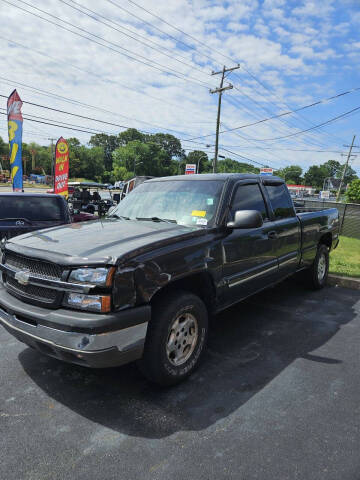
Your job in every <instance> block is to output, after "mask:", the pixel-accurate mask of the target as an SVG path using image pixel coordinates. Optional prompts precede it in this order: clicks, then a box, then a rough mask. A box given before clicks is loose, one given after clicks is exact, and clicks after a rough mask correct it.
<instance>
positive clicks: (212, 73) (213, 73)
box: [211, 63, 240, 75]
mask: <svg viewBox="0 0 360 480" xmlns="http://www.w3.org/2000/svg"><path fill="white" fill-rule="evenodd" d="M238 68H240V63H238V64H237V66H236V67H232V68H225V67H224V68H223V70H220V72H211V75H219V73H223V71H224V70H225V72H224V73H226V72H232V71H233V70H237V69H238Z"/></svg>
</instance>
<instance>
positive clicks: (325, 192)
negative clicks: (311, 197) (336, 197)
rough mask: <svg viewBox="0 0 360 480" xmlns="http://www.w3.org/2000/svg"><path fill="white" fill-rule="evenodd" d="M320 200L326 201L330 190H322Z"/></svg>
mask: <svg viewBox="0 0 360 480" xmlns="http://www.w3.org/2000/svg"><path fill="white" fill-rule="evenodd" d="M320 198H322V199H324V200H326V199H327V200H328V199H329V198H330V190H322V191H321V192H320Z"/></svg>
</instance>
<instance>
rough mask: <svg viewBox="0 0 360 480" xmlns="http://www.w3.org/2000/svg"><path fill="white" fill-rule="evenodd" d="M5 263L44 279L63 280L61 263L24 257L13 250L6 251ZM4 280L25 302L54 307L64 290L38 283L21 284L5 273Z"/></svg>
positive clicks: (7, 286) (59, 301) (14, 293)
mask: <svg viewBox="0 0 360 480" xmlns="http://www.w3.org/2000/svg"><path fill="white" fill-rule="evenodd" d="M3 263H4V264H5V265H7V266H8V267H10V268H11V269H12V270H18V271H19V270H23V271H27V272H29V273H31V274H32V275H34V276H36V277H39V278H42V279H44V280H61V277H62V273H63V269H62V267H60V266H59V265H56V264H55V263H50V262H44V261H43V260H36V259H34V258H28V257H24V256H22V255H19V254H18V253H14V252H12V251H9V250H6V251H5V258H4V259H3ZM3 281H4V285H5V287H6V289H7V290H8V291H9V293H12V294H13V295H15V296H18V297H21V299H22V300H23V301H24V302H28V303H33V302H36V303H37V302H41V303H44V304H47V305H49V306H50V305H51V306H52V307H56V306H57V305H59V304H60V303H61V300H62V295H63V294H62V292H59V291H58V290H54V289H52V288H46V287H42V286H38V285H32V284H29V285H21V284H20V283H19V282H18V281H17V280H16V279H15V278H12V277H11V276H10V275H6V274H5V273H4V274H3Z"/></svg>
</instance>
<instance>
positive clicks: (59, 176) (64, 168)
mask: <svg viewBox="0 0 360 480" xmlns="http://www.w3.org/2000/svg"><path fill="white" fill-rule="evenodd" d="M54 171H55V178H54V193H58V194H59V195H63V196H64V197H65V198H67V197H68V180H69V147H68V144H67V142H66V140H65V138H63V137H60V138H59V140H58V141H57V142H56V147H55V169H54Z"/></svg>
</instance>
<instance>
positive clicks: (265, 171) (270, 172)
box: [260, 167, 274, 175]
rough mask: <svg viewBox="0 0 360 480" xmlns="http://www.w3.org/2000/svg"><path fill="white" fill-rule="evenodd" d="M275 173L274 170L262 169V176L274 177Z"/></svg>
mask: <svg viewBox="0 0 360 480" xmlns="http://www.w3.org/2000/svg"><path fill="white" fill-rule="evenodd" d="M273 172H274V169H273V168H265V167H264V168H260V175H272V174H273Z"/></svg>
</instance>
